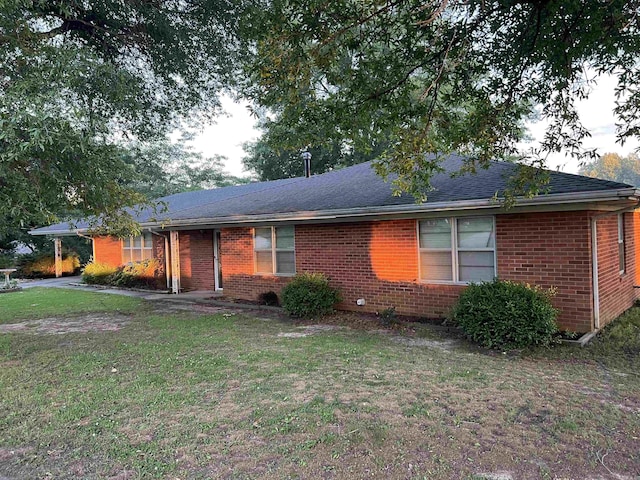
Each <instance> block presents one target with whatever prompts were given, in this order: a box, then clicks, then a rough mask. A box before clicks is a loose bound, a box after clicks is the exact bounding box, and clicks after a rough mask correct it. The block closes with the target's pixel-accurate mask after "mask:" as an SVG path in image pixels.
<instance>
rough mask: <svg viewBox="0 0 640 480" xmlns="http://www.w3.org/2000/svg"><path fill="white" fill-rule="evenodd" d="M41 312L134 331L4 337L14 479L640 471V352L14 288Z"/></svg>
mask: <svg viewBox="0 0 640 480" xmlns="http://www.w3.org/2000/svg"><path fill="white" fill-rule="evenodd" d="M45 298H46V299H48V300H47V301H43V300H42V299H45ZM63 299H64V300H63ZM66 302H70V303H71V302H72V303H73V306H71V305H70V304H69V303H66ZM27 305H29V306H30V310H29V315H30V318H31V319H36V318H43V317H51V316H57V317H60V318H59V323H60V322H63V323H64V321H70V322H73V321H77V320H78V318H91V315H93V314H95V313H97V312H100V311H102V312H110V313H109V315H113V316H114V318H116V317H117V318H119V319H120V320H122V318H126V321H127V322H128V323H123V324H121V326H123V328H121V329H120V330H118V331H96V332H81V333H66V334H60V333H58V334H56V335H47V334H42V332H40V334H34V333H33V332H31V333H27V332H18V333H0V367H1V368H0V392H1V393H0V477H3V476H4V477H8V478H89V479H90V478H114V479H115V478H118V479H132V478H171V479H175V478H180V479H186V478H202V479H205V478H364V477H373V478H415V479H423V478H425V479H434V478H435V479H437V478H442V479H449V478H467V479H482V478H491V476H490V474H497V473H503V474H504V473H510V474H511V475H512V476H513V478H549V479H551V478H573V479H580V478H617V477H614V475H623V476H626V478H636V477H637V476H638V475H640V453H639V451H640V449H639V448H638V445H639V444H640V378H639V375H638V372H640V369H639V368H638V367H639V366H640V360H639V359H638V351H637V350H636V348H637V343H636V344H632V345H631V346H629V344H628V343H625V344H622V343H620V344H617V343H616V344H615V348H608V347H607V345H608V344H609V345H613V343H612V342H613V340H612V339H606V338H605V339H603V340H600V341H599V342H596V344H594V346H592V347H589V348H586V349H576V348H569V347H557V348H556V349H554V350H551V351H542V352H541V351H537V352H528V353H526V354H523V353H521V354H513V353H509V354H502V353H493V352H486V351H483V350H480V349H477V348H474V347H472V346H470V345H468V344H466V343H464V342H462V341H461V340H459V339H458V340H456V341H455V343H453V342H451V340H450V339H449V338H447V337H444V336H441V335H443V334H439V333H438V332H437V331H434V330H432V329H430V328H429V327H428V326H424V325H413V326H412V329H411V330H410V331H405V332H403V333H402V334H397V333H394V334H390V333H387V334H384V333H380V332H376V331H365V330H352V329H345V328H342V329H305V328H304V327H303V326H300V325H296V324H294V323H292V322H288V321H282V320H277V319H267V318H256V317H252V316H248V315H247V316H245V315H239V314H234V315H231V314H210V313H206V312H201V313H196V312H192V313H184V312H178V311H169V310H167V309H166V308H164V309H162V310H161V309H157V310H155V311H154V310H153V309H152V308H151V307H150V306H148V305H145V304H144V303H142V304H140V303H136V301H135V300H132V299H129V298H126V297H117V296H110V295H104V294H98V293H95V294H94V293H86V292H68V291H62V290H57V289H51V290H39V291H23V292H20V293H11V294H3V295H2V296H1V297H0V312H1V313H0V317H2V318H3V319H5V320H6V319H7V318H8V316H12V318H14V319H15V320H14V322H13V323H16V324H17V323H18V322H22V323H24V321H23V320H20V318H23V319H24V315H22V316H20V315H21V314H20V312H23V311H24V308H25V306H27ZM34 305H35V306H34ZM20 306H21V307H20ZM88 311H91V312H93V313H92V314H87V313H86V312H88ZM260 315H262V314H260ZM633 315H635V316H633V319H632V320H630V321H627V322H626V323H625V325H632V326H633V325H634V323H633V322H634V321H635V319H637V318H639V317H640V315H639V314H638V313H637V312H635V313H634V314H633ZM334 320H335V319H334ZM6 321H10V320H6ZM5 323H6V322H5ZM32 323H34V324H35V323H37V321H35V320H33V321H32ZM624 328H631V330H630V331H631V332H632V334H635V335H636V336H637V330H633V328H632V327H624ZM304 334H307V336H301V335H304ZM607 335H609V336H610V333H609V334H607ZM607 342H608V343H607Z"/></svg>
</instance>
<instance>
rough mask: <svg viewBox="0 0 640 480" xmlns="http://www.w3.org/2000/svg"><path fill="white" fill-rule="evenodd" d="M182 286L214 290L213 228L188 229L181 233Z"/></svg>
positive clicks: (187, 289)
mask: <svg viewBox="0 0 640 480" xmlns="http://www.w3.org/2000/svg"><path fill="white" fill-rule="evenodd" d="M179 243H180V287H181V289H182V290H184V291H189V290H213V289H214V288H215V283H214V277H213V230H186V231H181V232H180V233H179Z"/></svg>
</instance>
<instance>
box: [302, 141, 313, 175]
mask: <svg viewBox="0 0 640 480" xmlns="http://www.w3.org/2000/svg"><path fill="white" fill-rule="evenodd" d="M300 156H301V157H302V160H303V161H304V176H305V177H307V178H309V177H310V176H311V152H309V147H305V148H304V150H303V151H302V154H301V155H300Z"/></svg>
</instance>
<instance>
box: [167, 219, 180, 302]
mask: <svg viewBox="0 0 640 480" xmlns="http://www.w3.org/2000/svg"><path fill="white" fill-rule="evenodd" d="M169 239H170V243H171V293H180V239H179V236H178V231H177V230H171V231H170V232H169Z"/></svg>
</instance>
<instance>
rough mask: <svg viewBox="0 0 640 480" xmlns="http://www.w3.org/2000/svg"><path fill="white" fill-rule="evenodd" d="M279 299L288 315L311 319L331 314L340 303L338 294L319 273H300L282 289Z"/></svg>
mask: <svg viewBox="0 0 640 480" xmlns="http://www.w3.org/2000/svg"><path fill="white" fill-rule="evenodd" d="M280 298H281V300H282V307H283V308H284V309H285V311H286V312H287V313H288V314H290V315H293V316H296V317H312V316H316V315H325V314H327V313H331V312H332V311H333V307H334V305H335V304H336V303H338V302H339V301H340V292H338V290H336V289H335V288H333V287H331V286H330V285H329V280H327V278H326V277H325V276H324V275H323V274H321V273H301V274H298V275H296V276H295V277H294V278H293V280H291V282H289V283H288V284H287V285H286V286H285V287H284V288H283V289H282V293H281V295H280Z"/></svg>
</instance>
